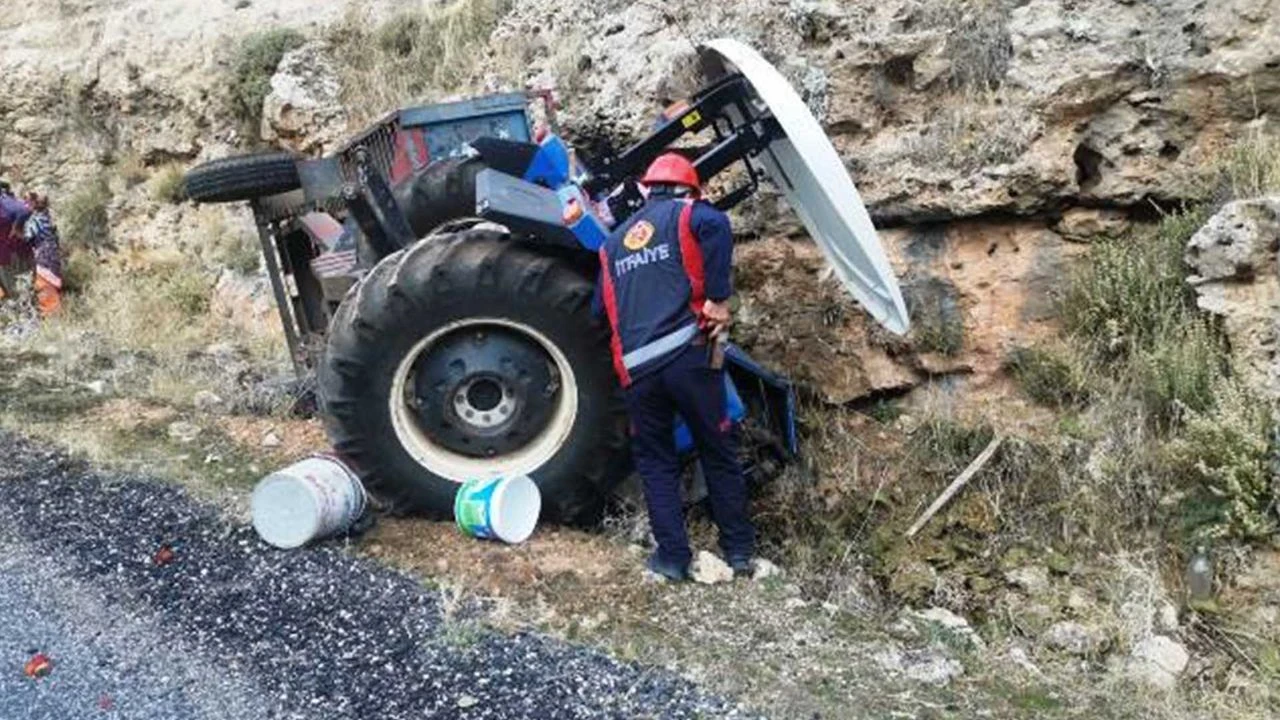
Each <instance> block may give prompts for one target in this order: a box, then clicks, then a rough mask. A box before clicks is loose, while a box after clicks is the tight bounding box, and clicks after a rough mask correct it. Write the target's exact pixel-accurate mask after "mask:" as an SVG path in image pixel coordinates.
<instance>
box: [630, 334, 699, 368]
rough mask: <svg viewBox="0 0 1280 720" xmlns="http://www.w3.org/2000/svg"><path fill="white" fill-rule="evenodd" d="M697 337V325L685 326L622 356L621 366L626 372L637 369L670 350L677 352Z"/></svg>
mask: <svg viewBox="0 0 1280 720" xmlns="http://www.w3.org/2000/svg"><path fill="white" fill-rule="evenodd" d="M697 335H698V326H697V325H685V326H684V327H682V328H680V329H679V330H676V331H675V332H673V333H668V334H666V335H663V336H662V337H660V338H658V339H657V340H654V341H653V342H651V343H649V344H648V345H644V346H642V347H638V348H636V349H635V350H632V351H631V352H629V353H627V354H626V355H623V356H622V364H623V365H624V366H626V368H627V369H628V370H631V369H633V368H636V367H639V366H640V365H643V364H645V363H647V362H649V361H650V360H656V359H657V358H660V357H662V356H663V355H666V354H667V353H669V352H671V351H672V350H678V349H679V348H680V347H681V346H682V345H687V344H689V341H691V340H693V339H694V338H695V337H697Z"/></svg>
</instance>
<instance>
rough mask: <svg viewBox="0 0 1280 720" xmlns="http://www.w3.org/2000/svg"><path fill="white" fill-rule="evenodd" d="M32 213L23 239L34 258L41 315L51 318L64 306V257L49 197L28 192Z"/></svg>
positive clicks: (37, 300)
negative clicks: (50, 212)
mask: <svg viewBox="0 0 1280 720" xmlns="http://www.w3.org/2000/svg"><path fill="white" fill-rule="evenodd" d="M27 205H28V206H30V208H31V216H30V217H29V218H27V222H26V224H25V225H24V226H23V232H22V235H23V238H24V239H25V240H26V241H27V245H28V246H29V247H30V248H31V253H32V256H33V257H34V259H35V266H36V270H35V290H36V306H37V307H38V308H39V309H40V317H46V318H47V317H49V316H50V315H53V314H55V313H57V312H58V310H60V309H61V308H62V257H61V255H60V254H59V253H60V250H59V247H58V245H59V243H58V227H57V226H56V225H54V224H53V217H52V216H51V215H50V214H49V198H48V196H46V195H38V194H36V193H28V194H27Z"/></svg>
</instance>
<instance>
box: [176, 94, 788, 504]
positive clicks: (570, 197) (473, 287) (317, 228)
mask: <svg viewBox="0 0 1280 720" xmlns="http://www.w3.org/2000/svg"><path fill="white" fill-rule="evenodd" d="M748 90H749V88H748V86H747V84H746V83H745V81H744V80H743V78H742V77H741V76H736V75H730V76H728V77H726V78H724V79H722V80H721V81H719V82H717V83H715V84H713V85H711V86H709V87H708V88H707V89H705V90H703V91H702V92H700V93H699V94H698V95H696V96H695V97H694V98H692V99H691V100H690V101H689V102H687V103H682V104H680V105H678V106H675V107H673V108H671V109H669V110H668V111H667V112H666V113H664V114H663V116H662V117H661V118H660V119H659V121H658V123H657V125H656V127H655V130H654V132H653V133H652V135H650V136H649V137H647V138H645V139H644V140H642V141H640V142H638V143H637V144H635V145H634V146H632V147H631V148H629V149H628V150H626V151H625V152H622V153H620V154H618V155H616V156H613V157H607V158H602V159H597V160H595V161H594V162H593V163H592V167H587V166H585V165H584V164H583V163H582V162H580V161H579V159H578V157H577V156H576V154H575V153H574V152H573V150H572V149H571V148H570V147H569V145H568V144H567V143H566V142H565V141H564V140H563V139H562V138H561V137H560V136H559V135H557V134H556V133H555V132H554V126H555V120H554V109H555V108H554V102H553V99H552V98H551V97H550V95H549V94H547V93H536V94H524V93H518V94H505V95H494V96H489V97H483V98H476V99H472V100H467V101H463V102H456V103H446V104H436V105H428V106H422V107H413V108H406V109H402V110H399V111H396V112H393V113H391V114H390V115H388V116H386V117H385V118H383V119H382V120H381V121H379V122H378V123H376V124H375V125H373V126H372V127H370V128H368V129H367V130H365V131H364V132H363V133H361V134H359V135H358V136H356V137H355V138H353V139H352V140H350V141H349V142H348V143H347V144H345V145H344V146H343V147H341V148H340V149H339V150H338V151H337V152H336V153H335V154H333V155H332V156H330V157H325V158H320V159H314V160H312V159H300V158H292V157H287V156H280V155H273V156H259V157H260V159H259V160H257V161H255V160H254V159H253V157H254V156H247V157H245V158H239V159H235V158H233V159H231V160H229V161H215V162H214V163H210V164H207V165H206V166H202V167H200V168H196V169H195V170H193V171H192V172H191V173H190V174H189V175H188V193H189V194H190V195H191V196H192V197H193V199H196V200H197V201H201V200H204V201H228V200H247V201H248V202H249V203H250V204H251V207H252V209H253V212H254V216H255V220H256V223H257V227H258V231H259V236H260V239H261V242H262V249H263V254H264V259H265V266H266V269H267V272H268V275H269V277H270V280H271V285H272V289H273V292H274V294H275V300H276V304H277V306H278V308H279V312H280V318H281V321H282V324H283V326H284V331H285V336H286V338H287V340H288V344H289V350H290V354H291V357H292V358H293V362H294V364H295V367H296V368H297V371H298V372H299V373H300V374H303V375H307V374H311V373H315V374H316V375H317V376H318V378H319V380H318V384H319V393H320V400H321V402H320V407H321V413H322V415H323V416H324V420H325V423H326V427H327V428H328V430H329V434H330V436H331V439H332V440H333V442H334V445H335V449H336V450H337V451H338V452H339V453H342V454H344V455H346V456H347V459H348V460H350V461H351V462H352V464H353V465H354V466H355V467H356V468H357V470H359V471H360V472H361V474H362V476H363V477H364V478H365V480H366V482H367V483H369V484H370V486H371V489H373V490H374V491H375V492H377V493H378V494H379V495H382V496H383V497H384V498H385V499H387V500H388V501H389V502H390V504H391V505H392V506H393V507H396V508H398V509H403V510H406V511H418V512H426V513H434V514H444V513H447V512H448V510H449V508H450V507H451V505H452V492H453V490H455V489H456V487H457V484H458V483H460V482H463V481H465V480H467V479H470V477H475V476H484V475H488V474H497V473H522V474H528V475H530V476H531V477H533V478H534V479H535V481H537V482H538V483H539V485H540V486H541V487H542V489H543V493H544V496H547V495H549V496H550V497H549V499H550V503H549V506H548V509H549V515H550V516H551V517H552V518H553V519H559V520H563V521H569V522H591V521H593V520H594V519H595V518H597V517H599V513H600V511H601V509H602V508H603V505H604V502H605V499H606V497H607V496H608V494H609V490H610V489H611V488H612V487H613V486H614V485H616V483H617V482H619V481H620V480H622V479H623V478H624V477H625V476H627V475H628V474H629V473H630V471H631V467H630V462H629V453H628V451H627V447H626V436H627V433H626V421H625V415H624V413H623V412H622V409H621V408H622V405H621V403H620V398H619V396H620V389H619V388H618V387H617V385H616V381H614V380H613V378H612V373H611V371H609V370H608V367H609V359H608V358H609V351H608V346H607V341H606V332H607V331H606V330H605V328H604V325H603V323H602V322H601V321H599V320H597V319H594V318H592V317H590V315H589V314H587V313H586V312H584V310H585V309H586V308H587V307H589V303H588V302H587V301H588V300H589V295H590V293H591V291H592V290H593V289H594V283H595V282H596V278H597V274H598V260H597V253H596V251H597V249H598V248H599V247H600V244H601V243H602V242H603V241H604V240H605V239H606V238H607V237H608V234H609V232H610V231H611V229H612V228H613V227H615V226H616V225H617V224H618V223H621V222H623V221H624V220H625V219H626V218H627V217H629V216H630V214H631V213H633V212H635V211H636V210H637V209H638V208H639V207H640V206H641V205H642V204H643V195H642V194H641V191H640V188H639V186H638V184H637V181H636V178H637V177H638V176H639V175H640V174H641V173H642V172H643V170H644V168H645V167H646V166H647V165H648V164H649V162H651V161H652V160H653V159H654V158H656V157H657V156H658V155H660V154H662V153H663V152H667V151H669V150H670V149H671V148H672V146H673V144H675V143H677V141H681V140H682V139H686V140H691V139H694V138H696V139H697V142H699V143H700V144H699V145H697V146H694V147H688V146H687V145H686V147H687V149H684V150H681V151H682V152H686V153H687V154H688V155H689V156H690V157H691V158H692V159H694V160H695V164H696V165H697V167H698V168H699V173H700V175H701V177H702V178H703V180H704V181H707V180H710V179H712V178H714V177H715V176H717V175H719V174H720V173H721V171H723V170H725V169H726V168H728V167H730V166H732V165H735V164H736V165H740V166H741V167H742V168H743V169H744V172H742V173H740V174H739V177H743V178H745V182H744V183H743V184H741V185H740V186H739V187H737V188H736V189H733V190H731V191H729V192H727V193H725V194H723V195H722V196H721V197H719V198H717V199H713V200H712V201H713V202H714V203H715V204H716V205H717V206H719V207H721V208H722V209H728V208H731V207H733V206H734V205H736V204H738V203H740V202H742V201H743V200H744V199H746V198H747V197H748V196H750V194H751V193H752V192H753V191H754V190H755V189H756V187H757V183H758V179H759V177H760V173H759V171H758V169H757V168H756V167H755V166H754V164H753V162H752V158H753V157H754V156H756V155H757V154H759V153H760V152H762V151H764V150H765V149H766V148H767V146H768V144H769V143H770V142H771V141H773V140H774V139H776V138H777V136H778V132H779V129H778V127H777V124H776V123H775V122H773V121H772V119H771V117H770V116H769V115H768V113H767V111H762V110H761V108H760V107H758V106H757V105H753V104H752V103H751V101H750V95H749V92H748ZM539 103H541V104H542V105H543V114H544V116H545V117H546V118H547V121H548V127H547V128H546V129H545V130H543V131H540V132H538V133H535V132H534V128H533V124H532V122H531V117H532V114H531V112H530V110H531V107H532V106H534V105H536V104H539ZM255 163H256V165H255ZM286 164H290V165H292V167H293V169H294V172H295V173H296V181H295V182H290V181H289V179H290V178H291V177H292V176H290V175H289V170H288V167H286ZM254 167H257V168H258V169H257V171H255V170H254V169H253V168H254ZM229 168H234V169H235V172H232V170H230V169H229ZM266 178H271V179H272V180H271V182H267V181H266V180H265V179H266ZM277 180H279V181H280V182H276V181H277ZM255 183H258V184H257V185H255ZM290 185H294V186H293V187H290ZM726 358H727V369H728V372H727V373H726V376H727V380H726V382H727V383H728V385H729V392H728V397H729V398H730V400H729V406H730V407H729V408H728V411H729V414H730V416H731V417H732V418H733V419H734V420H735V421H736V423H737V427H738V429H739V432H741V433H742V435H743V440H744V443H743V445H744V448H745V450H744V457H743V460H744V465H745V467H746V469H747V471H748V473H750V474H751V475H753V476H754V479H756V480H763V479H765V478H766V477H767V476H769V475H772V474H774V473H776V472H777V471H778V470H779V469H780V467H781V466H782V465H783V464H784V463H786V462H787V461H788V460H789V459H790V458H791V457H793V456H794V454H795V453H796V452H797V450H798V446H797V436H796V426H795V398H794V393H793V390H792V386H791V383H790V382H789V381H788V380H787V379H786V378H784V377H782V376H780V375H778V374H776V373H774V372H772V371H770V370H768V369H766V368H764V367H763V366H761V365H760V364H759V363H757V362H755V361H754V360H752V359H751V358H750V357H749V356H748V355H747V354H746V353H745V352H744V351H742V350H741V349H740V348H737V347H734V346H732V345H731V346H730V347H729V349H728V351H727V354H726ZM570 395H572V397H569V396H570ZM676 437H677V443H678V445H679V447H680V448H681V450H682V451H684V452H686V453H687V454H688V456H689V457H690V458H691V459H692V458H693V443H692V441H691V439H690V438H689V434H688V432H687V430H685V429H684V428H683V427H682V424H681V423H679V422H677V429H676ZM695 499H696V498H695Z"/></svg>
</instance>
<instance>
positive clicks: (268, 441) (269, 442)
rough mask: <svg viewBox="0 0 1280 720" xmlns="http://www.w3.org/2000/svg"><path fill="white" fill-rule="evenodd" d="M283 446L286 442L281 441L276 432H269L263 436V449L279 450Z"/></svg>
mask: <svg viewBox="0 0 1280 720" xmlns="http://www.w3.org/2000/svg"><path fill="white" fill-rule="evenodd" d="M283 444H284V441H283V440H281V439H280V436H279V435H277V434H276V432H275V431H274V430H268V431H267V433H266V434H265V435H263V436H262V447H264V448H278V447H280V446H281V445H283Z"/></svg>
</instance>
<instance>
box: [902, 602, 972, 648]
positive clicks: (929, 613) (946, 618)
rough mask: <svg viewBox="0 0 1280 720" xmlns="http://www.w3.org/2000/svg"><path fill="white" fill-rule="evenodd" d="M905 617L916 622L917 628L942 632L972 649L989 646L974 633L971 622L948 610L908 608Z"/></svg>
mask: <svg viewBox="0 0 1280 720" xmlns="http://www.w3.org/2000/svg"><path fill="white" fill-rule="evenodd" d="M904 617H907V618H909V619H911V620H912V621H914V622H915V623H916V624H917V626H921V629H922V630H935V631H936V630H941V631H942V632H943V633H945V634H947V635H948V636H949V637H950V638H951V639H953V640H958V641H960V642H962V643H964V644H965V645H968V646H969V648H970V649H973V650H986V649H987V644H986V643H985V642H983V640H982V638H981V637H979V636H978V633H976V632H974V629H973V627H972V626H970V625H969V621H968V620H965V619H964V618H962V617H960V616H959V615H956V614H955V613H953V612H951V611H950V610H947V609H946V608H940V607H931V608H929V609H927V610H911V609H910V608H908V609H907V610H906V611H905V612H904Z"/></svg>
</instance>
